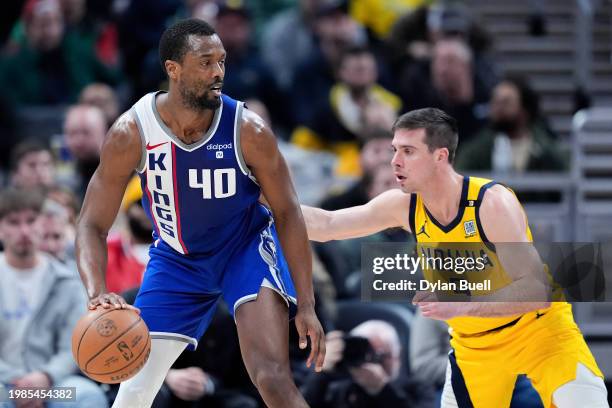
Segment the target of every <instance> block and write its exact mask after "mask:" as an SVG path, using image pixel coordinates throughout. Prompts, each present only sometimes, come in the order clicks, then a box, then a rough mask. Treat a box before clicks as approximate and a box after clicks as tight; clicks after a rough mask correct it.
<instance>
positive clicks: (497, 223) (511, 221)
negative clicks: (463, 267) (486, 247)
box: [480, 186, 543, 280]
mask: <svg viewBox="0 0 612 408" xmlns="http://www.w3.org/2000/svg"><path fill="white" fill-rule="evenodd" d="M494 188H495V190H493V188H492V191H491V192H490V193H492V194H490V193H489V192H487V193H486V194H485V199H484V200H483V203H482V206H481V208H480V221H481V224H482V226H483V229H484V231H485V234H486V236H487V238H488V240H489V241H491V242H492V243H494V244H495V248H496V252H497V256H498V258H499V260H500V262H501V264H502V266H503V267H504V270H505V271H506V272H507V273H508V274H509V275H510V276H511V277H512V278H513V279H514V280H516V279H518V278H521V277H531V276H533V274H534V273H535V274H538V275H539V274H540V272H541V270H542V267H543V265H542V262H541V259H540V257H539V255H538V253H537V251H536V249H535V247H534V246H533V244H532V243H531V242H530V239H529V237H528V235H527V221H526V217H525V213H524V211H523V209H522V207H521V205H520V203H519V201H518V199H517V198H516V197H515V196H514V194H512V193H511V192H510V191H508V190H507V189H506V188H504V187H503V186H496V187H494ZM487 195H488V197H487Z"/></svg>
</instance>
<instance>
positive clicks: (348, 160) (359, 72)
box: [291, 48, 401, 176]
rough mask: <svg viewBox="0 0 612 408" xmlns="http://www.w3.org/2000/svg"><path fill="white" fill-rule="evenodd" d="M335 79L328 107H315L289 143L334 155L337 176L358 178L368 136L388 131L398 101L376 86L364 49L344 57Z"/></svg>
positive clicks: (370, 58)
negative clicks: (335, 82)
mask: <svg viewBox="0 0 612 408" xmlns="http://www.w3.org/2000/svg"><path fill="white" fill-rule="evenodd" d="M338 78H339V82H338V83H337V84H335V85H334V86H333V87H332V88H331V90H330V93H329V95H328V98H327V103H325V104H322V105H320V106H319V107H318V108H317V107H315V108H314V110H315V113H314V117H313V119H312V121H311V122H310V123H306V124H305V126H301V127H299V128H297V129H296V130H295V131H294V132H293V135H292V138H291V139H292V142H293V143H295V144H296V145H298V146H301V147H303V148H311V149H320V150H330V151H332V152H334V153H336V154H337V155H338V159H339V162H338V166H337V169H336V172H337V173H338V174H339V175H343V176H347V175H348V176H358V175H359V173H360V168H359V160H358V157H359V148H360V146H361V144H362V143H363V142H364V140H365V139H366V137H367V135H369V134H371V133H373V132H378V131H380V130H381V129H390V128H391V126H392V125H393V122H394V121H395V118H396V117H397V113H398V112H399V110H400V108H401V100H400V98H399V97H398V96H396V95H394V94H392V93H391V92H389V91H387V90H386V89H384V88H383V87H381V86H380V85H378V84H377V80H378V70H377V66H376V59H375V58H374V55H373V54H372V53H371V52H370V51H369V50H368V49H366V48H351V49H348V50H347V51H345V52H344V53H343V55H342V57H341V58H340V64H339V66H338Z"/></svg>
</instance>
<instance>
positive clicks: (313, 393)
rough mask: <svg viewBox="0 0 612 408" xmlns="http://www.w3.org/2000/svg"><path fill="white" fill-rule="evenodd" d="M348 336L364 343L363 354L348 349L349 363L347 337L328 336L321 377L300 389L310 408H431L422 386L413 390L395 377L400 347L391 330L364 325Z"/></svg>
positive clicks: (372, 323) (377, 322) (373, 323)
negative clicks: (365, 342)
mask: <svg viewBox="0 0 612 408" xmlns="http://www.w3.org/2000/svg"><path fill="white" fill-rule="evenodd" d="M350 336H351V337H352V338H356V337H357V338H360V339H366V340H367V341H368V343H369V344H368V347H367V349H366V350H363V347H354V348H353V347H351V349H350V350H351V352H350V357H348V356H347V355H345V351H347V352H348V351H349V349H347V346H346V344H347V343H346V341H347V337H346V336H344V334H343V333H342V332H339V331H333V332H330V333H328V334H327V336H326V339H325V342H326V350H327V352H326V355H325V362H324V363H323V372H321V373H318V374H312V375H311V376H310V378H309V380H308V382H307V383H306V384H305V385H304V387H303V392H304V397H305V399H306V401H307V402H308V403H309V404H310V406H311V407H313V408H325V407H330V408H331V407H334V408H336V407H341V408H343V407H398V408H401V407H411V408H424V407H432V408H433V406H434V404H433V402H434V401H433V394H432V392H431V390H430V389H429V388H428V387H427V385H426V384H427V383H424V384H416V383H415V382H414V381H412V380H411V379H410V378H407V377H404V376H401V375H400V368H401V360H400V354H401V349H402V345H401V344H400V342H399V337H398V335H397V332H396V331H395V328H394V327H393V326H392V325H390V324H389V323H387V322H384V321H381V320H369V321H366V322H364V323H362V324H360V325H359V326H357V327H355V328H354V329H353V330H351V332H350ZM349 341H351V342H360V343H362V340H359V339H358V340H356V341H353V340H349Z"/></svg>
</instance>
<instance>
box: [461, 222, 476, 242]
mask: <svg viewBox="0 0 612 408" xmlns="http://www.w3.org/2000/svg"><path fill="white" fill-rule="evenodd" d="M463 229H464V230H465V237H466V238H467V237H471V236H472V235H476V226H475V225H474V220H470V221H466V222H464V223H463Z"/></svg>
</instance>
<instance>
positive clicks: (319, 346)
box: [240, 109, 325, 371]
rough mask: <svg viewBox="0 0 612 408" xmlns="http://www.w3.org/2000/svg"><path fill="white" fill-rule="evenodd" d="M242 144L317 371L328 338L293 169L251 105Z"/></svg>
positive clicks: (245, 117) (302, 336)
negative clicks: (317, 301) (292, 287)
mask: <svg viewBox="0 0 612 408" xmlns="http://www.w3.org/2000/svg"><path fill="white" fill-rule="evenodd" d="M240 144H241V146H240V147H241V148H242V153H243V156H244V159H245V162H246V164H247V165H248V166H249V168H250V169H251V171H252V172H253V174H254V176H255V177H256V179H257V182H258V183H259V185H260V186H261V190H262V193H263V195H264V197H265V199H266V201H267V202H268V204H269V205H270V208H271V209H272V213H273V214H274V219H275V222H276V228H277V231H278V236H279V239H280V242H281V246H282V248H283V251H284V253H285V257H286V258H287V263H288V264H289V270H290V272H291V277H292V278H293V282H294V283H295V289H296V292H297V301H298V312H297V315H296V317H295V325H296V328H297V329H298V332H299V334H300V348H305V347H306V336H310V340H311V345H312V349H311V353H310V356H309V357H308V361H307V365H308V366H310V365H311V364H312V363H313V362H315V367H316V369H317V371H320V370H321V368H322V366H323V360H324V357H325V338H324V334H323V328H322V327H321V324H320V323H319V320H318V319H317V317H316V315H315V313H314V292H313V287H312V257H311V256H312V255H311V253H310V245H309V243H308V237H307V235H306V227H305V226H304V219H303V218H302V213H301V211H300V205H299V203H298V200H297V195H296V193H295V189H294V188H293V184H292V183H291V178H290V177H289V169H288V168H287V164H286V163H285V160H284V159H283V157H282V155H281V154H280V152H279V151H278V146H277V144H276V137H275V136H274V134H273V133H272V131H271V130H270V129H269V128H268V126H267V125H266V124H265V122H264V121H263V120H262V119H261V118H260V117H259V116H258V115H257V114H255V113H253V112H251V111H249V110H248V109H245V110H244V111H243V115H242V126H241V143H240Z"/></svg>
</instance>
